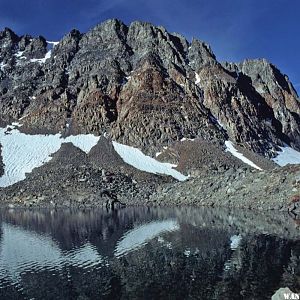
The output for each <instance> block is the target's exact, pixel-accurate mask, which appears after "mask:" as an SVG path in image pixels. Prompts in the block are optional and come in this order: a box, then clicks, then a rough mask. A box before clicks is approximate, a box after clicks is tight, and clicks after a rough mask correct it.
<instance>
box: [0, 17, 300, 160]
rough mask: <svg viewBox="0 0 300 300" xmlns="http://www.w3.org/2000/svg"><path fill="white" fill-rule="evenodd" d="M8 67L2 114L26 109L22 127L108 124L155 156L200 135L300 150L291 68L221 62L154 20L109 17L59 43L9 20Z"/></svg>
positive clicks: (2, 76) (270, 150)
mask: <svg viewBox="0 0 300 300" xmlns="http://www.w3.org/2000/svg"><path fill="white" fill-rule="evenodd" d="M50 48H52V49H50ZM50 51H51V52H50ZM0 66H1V67H0V119H1V122H4V123H9V122H12V121H18V120H19V119H20V118H21V121H20V122H22V123H23V124H24V125H23V127H22V130H24V131H29V132H58V131H60V132H64V134H66V135H68V134H71V133H72V134H76V133H94V134H97V135H101V134H104V133H107V134H108V135H109V136H110V137H111V138H112V139H114V140H117V141H119V142H122V143H124V144H128V145H132V146H136V147H139V148H141V149H143V150H144V151H145V152H147V153H149V154H152V155H153V154H154V153H155V152H157V151H159V150H160V149H161V147H162V146H168V145H170V144H171V143H173V142H174V141H179V140H181V139H182V138H195V137H198V138H201V139H203V140H207V141H213V142H217V143H219V144H220V145H222V144H223V142H224V141H225V140H226V139H228V138H230V139H231V140H232V141H234V142H236V143H238V144H240V145H241V146H242V147H246V148H247V149H249V150H252V151H254V152H256V153H259V154H262V155H264V156H266V157H271V156H273V155H274V153H275V150H277V146H278V145H283V143H287V144H289V145H291V146H292V147H293V148H295V149H298V150H300V138H299V136H300V135H299V133H300V125H299V124H300V122H299V120H300V119H299V114H300V105H299V98H298V96H297V93H296V91H295V90H294V88H293V86H292V84H291V82H290V81H289V80H288V78H287V76H285V75H283V74H281V73H280V71H279V70H278V69H277V68H276V67H275V66H273V65H272V64H270V63H268V62H267V61H265V60H247V61H245V62H243V63H240V64H232V63H224V64H220V63H219V62H218V61H217V59H216V57H215V55H214V54H213V52H212V50H211V49H210V47H209V46H208V45H207V44H205V43H204V42H201V41H199V40H196V39H194V40H193V41H192V42H191V43H189V42H188V41H187V40H186V39H185V38H184V37H183V36H181V35H179V34H170V33H168V32H167V31H166V30H165V29H164V28H162V27H156V26H153V25H151V24H149V23H143V22H133V23H131V24H130V25H129V26H127V25H125V24H124V23H122V22H121V21H119V20H108V21H106V22H104V23H102V24H100V25H97V26H96V27H95V28H93V29H91V30H90V31H88V32H87V33H84V34H83V33H80V32H79V31H77V30H72V31H71V32H70V33H69V34H67V35H66V36H64V37H63V38H62V40H61V41H59V43H58V44H56V43H51V42H47V41H46V40H45V38H43V37H37V38H33V37H31V36H28V35H25V36H21V37H19V36H17V35H16V34H15V33H14V32H13V31H12V30H10V29H8V28H5V29H4V30H3V31H2V32H1V33H0Z"/></svg>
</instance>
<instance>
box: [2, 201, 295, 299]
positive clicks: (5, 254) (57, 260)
mask: <svg viewBox="0 0 300 300" xmlns="http://www.w3.org/2000/svg"><path fill="white" fill-rule="evenodd" d="M0 223H1V227H0V228H1V231H0V299H202V300H205V299H270V298H271V296H272V295H273V294H274V293H275V291H276V290H278V289H279V288H280V287H289V288H290V289H291V290H292V291H294V292H299V291H300V242H299V237H300V229H299V228H298V225H297V224H296V223H294V222H293V220H292V219H291V218H289V217H288V216H287V215H284V214H283V215H278V214H272V213H257V212H255V213H254V212H251V211H229V210H224V209H223V210H221V209H208V208H205V209H204V208H190V207H185V208H126V209H122V210H119V211H112V212H106V211H104V210H86V211H78V210H57V211H55V210H1V211H0Z"/></svg>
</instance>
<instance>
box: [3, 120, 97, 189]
mask: <svg viewBox="0 0 300 300" xmlns="http://www.w3.org/2000/svg"><path fill="white" fill-rule="evenodd" d="M20 126H22V125H21V124H19V123H13V124H12V125H8V126H7V127H6V128H0V144H1V145H2V158H3V163H4V175H3V176H2V177H1V178H0V187H6V186H9V185H12V184H14V183H16V182H18V181H21V180H23V179H25V174H26V173H30V172H31V171H32V170H33V169H34V168H37V167H40V166H42V165H43V164H44V163H46V162H48V161H50V160H51V159H52V157H51V156H50V155H51V154H53V153H54V152H56V151H58V150H59V149H60V147H61V145H62V143H67V142H71V143H73V145H75V146H76V147H78V148H80V149H81V150H83V151H85V152H86V153H88V152H89V151H90V150H91V148H92V147H93V146H95V145H96V144H97V142H98V140H99V137H96V136H93V135H91V134H88V135H82V134H81V135H77V136H68V137H66V138H62V137H61V134H59V133H58V134H55V135H42V134H36V135H27V134H25V133H22V132H20V131H19V130H18V129H17V127H20ZM8 129H10V131H8Z"/></svg>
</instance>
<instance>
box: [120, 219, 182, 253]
mask: <svg viewBox="0 0 300 300" xmlns="http://www.w3.org/2000/svg"><path fill="white" fill-rule="evenodd" d="M178 229H179V224H178V222H177V221H175V220H165V221H157V222H151V223H148V224H144V225H141V226H139V227H137V228H134V229H133V230H130V231H128V232H127V233H126V234H125V235H124V236H123V237H122V238H121V240H120V241H119V242H118V243H117V246H116V250H115V256H116V257H120V256H122V255H125V254H127V253H129V252H131V251H133V250H136V249H139V248H141V247H143V246H145V245H146V244H147V243H148V242H149V241H150V240H152V239H153V238H155V237H157V236H159V235H160V234H162V233H164V232H171V231H176V230H178Z"/></svg>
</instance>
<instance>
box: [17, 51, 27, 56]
mask: <svg viewBox="0 0 300 300" xmlns="http://www.w3.org/2000/svg"><path fill="white" fill-rule="evenodd" d="M23 53H24V51H18V52H17V53H16V54H15V56H16V57H18V58H25V56H23Z"/></svg>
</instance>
